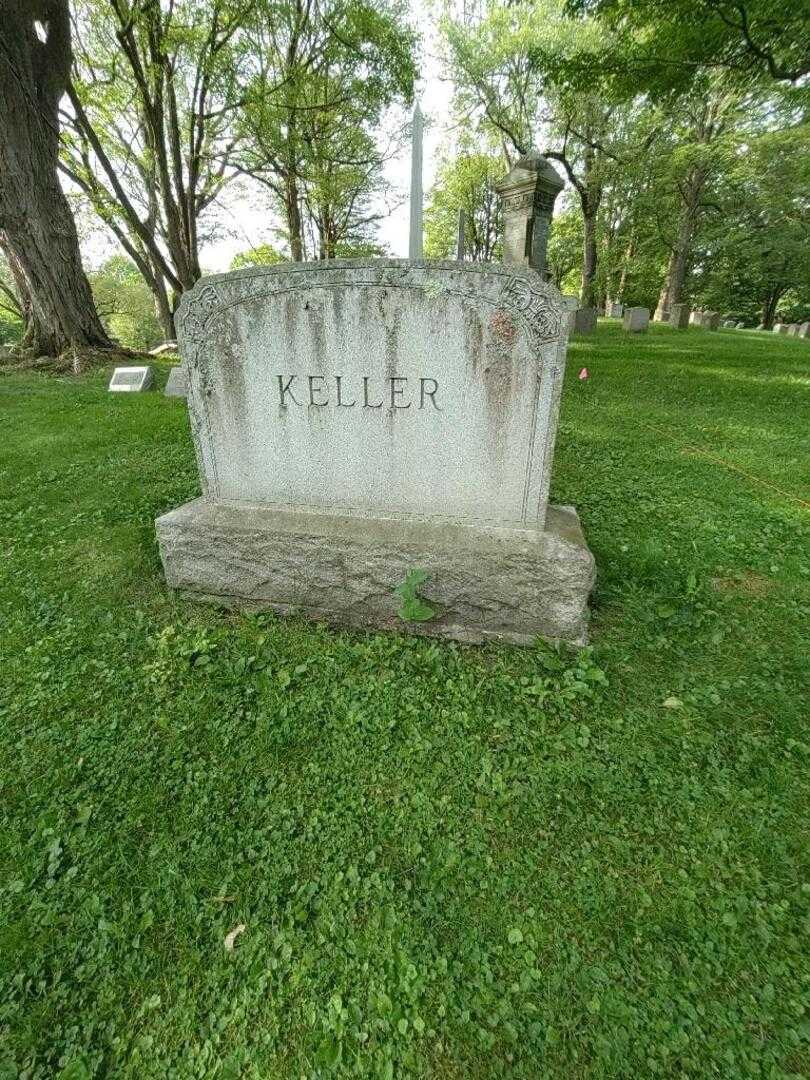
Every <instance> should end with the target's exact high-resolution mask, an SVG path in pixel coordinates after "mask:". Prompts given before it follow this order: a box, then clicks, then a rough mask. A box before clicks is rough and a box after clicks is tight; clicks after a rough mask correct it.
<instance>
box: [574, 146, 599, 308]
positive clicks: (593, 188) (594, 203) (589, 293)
mask: <svg viewBox="0 0 810 1080" xmlns="http://www.w3.org/2000/svg"><path fill="white" fill-rule="evenodd" d="M596 166H597V161H596V150H595V149H594V148H593V146H586V147H585V152H584V154H583V170H582V182H581V184H580V185H579V197H580V202H581V203H582V221H583V235H582V282H581V285H580V290H579V302H580V304H581V305H582V306H583V307H596V264H597V261H598V252H597V248H596V218H597V214H598V213H599V204H600V202H601V201H602V191H601V186H600V185H599V184H598V182H597V179H596V175H595V174H596Z"/></svg>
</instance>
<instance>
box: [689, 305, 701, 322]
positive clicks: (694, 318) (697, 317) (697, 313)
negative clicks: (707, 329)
mask: <svg viewBox="0 0 810 1080" xmlns="http://www.w3.org/2000/svg"><path fill="white" fill-rule="evenodd" d="M702 318H703V312H702V311H701V310H700V308H695V310H694V311H693V312H692V314H691V315H690V316H689V322H690V323H691V324H692V326H700V324H701V319H702Z"/></svg>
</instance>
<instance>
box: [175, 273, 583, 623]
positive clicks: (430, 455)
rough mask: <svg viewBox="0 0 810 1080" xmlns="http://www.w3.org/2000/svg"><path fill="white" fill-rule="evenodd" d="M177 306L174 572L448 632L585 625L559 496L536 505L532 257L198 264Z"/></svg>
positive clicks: (562, 330)
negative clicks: (406, 607) (408, 593)
mask: <svg viewBox="0 0 810 1080" xmlns="http://www.w3.org/2000/svg"><path fill="white" fill-rule="evenodd" d="M177 325H178V336H179V342H180V349H181V353H182V356H183V363H184V366H185V367H186V370H187V372H188V381H189V397H188V406H189V415H190V418H191V425H192V434H193V438H194V444H195V448H196V452H197V460H198V465H199V471H200V477H201V481H202V488H203V495H202V498H200V499H196V500H194V501H193V502H190V503H187V504H186V505H184V506H181V507H179V508H178V509H176V510H173V511H170V512H169V513H167V514H164V515H163V516H162V517H160V518H158V520H157V523H156V524H157V534H158V542H159V547H160V554H161V558H162V560H163V565H164V568H165V572H166V578H167V581H168V583H169V585H170V586H171V587H172V588H174V589H177V590H179V591H180V592H181V593H183V594H185V595H187V596H189V597H191V598H196V599H200V600H207V601H214V602H216V603H219V604H223V605H227V606H235V607H244V608H262V607H265V608H272V609H275V610H278V611H281V612H301V613H303V614H305V615H308V616H311V617H313V618H319V619H324V620H327V621H329V622H334V623H338V624H351V625H360V626H373V627H398V628H400V629H415V630H418V631H420V632H423V633H429V634H434V635H437V636H442V637H450V638H458V639H460V640H466V641H480V640H485V639H490V638H492V639H498V640H504V641H510V642H515V643H520V644H528V643H530V642H532V641H533V640H534V638H535V637H536V636H537V635H542V636H545V637H549V638H561V639H565V640H569V641H573V642H582V641H584V640H585V638H586V633H587V598H588V594H589V592H590V589H591V587H592V585H593V580H594V562H593V557H592V556H591V554H590V552H589V551H588V548H587V547H586V545H585V541H584V539H583V535H582V531H581V529H580V525H579V519H578V517H577V515H576V512H575V511H574V509H573V508H572V507H560V506H549V505H548V489H549V478H550V475H551V465H552V459H553V455H554V439H555V434H556V429H557V413H558V409H559V401H560V392H561V386H562V377H563V368H564V364H565V351H566V340H567V328H566V313H565V312H564V311H563V308H562V305H561V303H560V295H559V293H558V292H557V290H556V289H555V288H554V286H553V285H551V284H549V283H547V282H544V281H543V280H542V279H541V277H540V275H539V274H537V273H535V272H534V271H533V270H529V269H522V268H519V267H503V266H491V265H487V266H481V265H478V264H474V263H458V262H444V263H434V262H421V263H412V262H410V261H406V260H401V261H399V260H368V261H366V260H357V261H354V260H347V261H335V262H330V263H326V264H324V263H310V264H287V265H284V266H277V267H252V268H249V269H246V270H240V271H235V272H232V273H229V274H220V275H216V276H214V277H211V278H204V279H202V280H201V281H200V282H198V283H197V285H196V286H195V287H194V288H193V289H192V290H191V291H190V292H188V293H186V294H185V295H184V296H183V299H182V301H181V304H180V308H179V311H178V315H177ZM414 571H417V572H418V573H417V574H416V576H415V577H414V574H413V572H414ZM415 581H417V582H418V583H419V596H420V597H421V598H422V600H423V601H424V603H425V605H427V611H428V612H429V614H428V617H426V618H425V619H424V621H417V622H412V621H408V617H407V614H403V611H402V610H401V607H402V603H403V601H402V599H401V593H398V592H397V589H398V588H400V587H401V586H403V584H404V583H406V582H410V586H409V587H411V588H414V587H415V586H414V582H415ZM423 614H424V612H423Z"/></svg>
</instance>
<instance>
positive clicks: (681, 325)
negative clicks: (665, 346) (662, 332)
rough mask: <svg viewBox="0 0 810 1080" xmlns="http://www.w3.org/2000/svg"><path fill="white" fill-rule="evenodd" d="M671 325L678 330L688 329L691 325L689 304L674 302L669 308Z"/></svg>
mask: <svg viewBox="0 0 810 1080" xmlns="http://www.w3.org/2000/svg"><path fill="white" fill-rule="evenodd" d="M669 325H670V326H674V327H675V329H676V330H686V329H687V327H688V326H689V305H688V304H673V305H672V307H671V308H670V309H669Z"/></svg>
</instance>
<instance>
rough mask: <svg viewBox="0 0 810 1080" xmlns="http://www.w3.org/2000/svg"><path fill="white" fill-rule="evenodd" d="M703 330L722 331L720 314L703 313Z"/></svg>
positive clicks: (712, 312)
mask: <svg viewBox="0 0 810 1080" xmlns="http://www.w3.org/2000/svg"><path fill="white" fill-rule="evenodd" d="M703 328H704V329H705V330H719V329H720V313H719V312H717V311H706V312H704V313H703Z"/></svg>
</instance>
